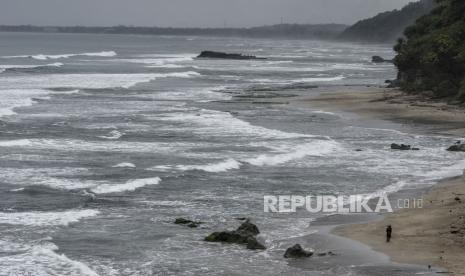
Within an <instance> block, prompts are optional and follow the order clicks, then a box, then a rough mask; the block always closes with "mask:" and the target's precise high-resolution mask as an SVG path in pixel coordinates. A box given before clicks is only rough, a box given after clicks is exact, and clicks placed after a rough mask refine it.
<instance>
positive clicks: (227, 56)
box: [197, 51, 265, 60]
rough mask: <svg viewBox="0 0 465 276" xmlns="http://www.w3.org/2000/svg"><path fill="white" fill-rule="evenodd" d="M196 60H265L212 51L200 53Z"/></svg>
mask: <svg viewBox="0 0 465 276" xmlns="http://www.w3.org/2000/svg"><path fill="white" fill-rule="evenodd" d="M197 58H218V59H238V60H249V59H265V58H259V57H256V56H248V55H243V54H229V53H223V52H214V51H202V52H201V53H200V55H198V56H197Z"/></svg>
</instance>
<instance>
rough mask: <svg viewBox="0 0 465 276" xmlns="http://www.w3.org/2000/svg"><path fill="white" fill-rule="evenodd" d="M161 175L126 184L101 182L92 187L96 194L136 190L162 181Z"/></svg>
mask: <svg viewBox="0 0 465 276" xmlns="http://www.w3.org/2000/svg"><path fill="white" fill-rule="evenodd" d="M160 181H161V179H160V178H159V177H153V178H142V179H135V180H130V181H128V182H126V183H125V184H101V185H98V186H97V187H94V188H92V189H91V191H92V192H93V193H96V194H110V193H120V192H126V191H135V190H137V189H139V188H142V187H144V186H149V185H157V184H158V183H160Z"/></svg>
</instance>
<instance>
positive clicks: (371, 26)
mask: <svg viewBox="0 0 465 276" xmlns="http://www.w3.org/2000/svg"><path fill="white" fill-rule="evenodd" d="M433 7H434V2H433V0H422V1H420V2H415V3H410V4H408V5H407V6H405V7H404V8H402V9H401V10H393V11H388V12H383V13H380V14H378V15H377V16H375V17H372V18H369V19H365V20H361V21H359V22H357V23H356V24H354V25H353V26H351V27H349V28H347V29H346V30H345V31H344V32H343V33H342V34H341V35H340V38H341V39H344V40H360V41H371V42H393V41H396V39H398V38H399V37H401V36H402V32H403V31H404V29H405V28H406V27H408V26H410V25H412V24H413V23H414V22H415V20H416V19H417V18H419V17H421V16H423V15H425V14H428V13H429V12H431V10H432V9H433Z"/></svg>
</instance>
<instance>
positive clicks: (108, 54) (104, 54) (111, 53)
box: [3, 51, 117, 60]
mask: <svg viewBox="0 0 465 276" xmlns="http://www.w3.org/2000/svg"><path fill="white" fill-rule="evenodd" d="M116 55H117V54H116V52H115V51H103V52H95V53H78V54H61V55H44V54H38V55H20V56H3V58H32V59H37V60H47V59H62V58H70V57H76V56H88V57H114V56H116Z"/></svg>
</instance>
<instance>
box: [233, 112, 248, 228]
mask: <svg viewBox="0 0 465 276" xmlns="http://www.w3.org/2000/svg"><path fill="white" fill-rule="evenodd" d="M231 114H232V113H231ZM233 115H234V114H233ZM236 220H247V218H242V217H241V218H236Z"/></svg>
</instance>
